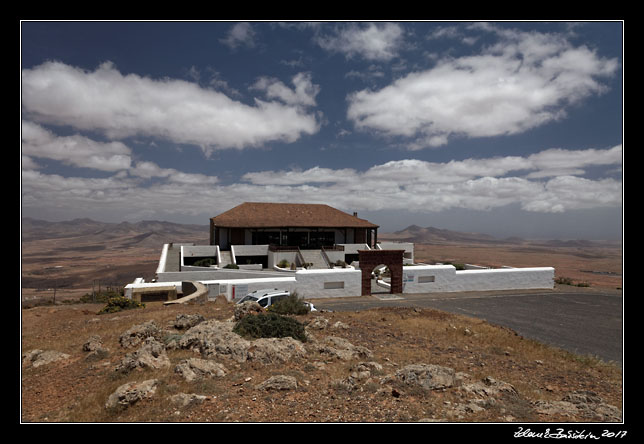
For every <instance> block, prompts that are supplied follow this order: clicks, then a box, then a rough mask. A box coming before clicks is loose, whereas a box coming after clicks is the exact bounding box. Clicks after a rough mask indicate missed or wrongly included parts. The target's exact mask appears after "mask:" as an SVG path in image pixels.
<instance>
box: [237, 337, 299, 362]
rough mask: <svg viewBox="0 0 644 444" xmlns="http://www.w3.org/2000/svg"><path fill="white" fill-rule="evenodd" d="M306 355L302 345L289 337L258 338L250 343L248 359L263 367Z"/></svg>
mask: <svg viewBox="0 0 644 444" xmlns="http://www.w3.org/2000/svg"><path fill="white" fill-rule="evenodd" d="M305 355H306V348H305V347H304V345H302V343H301V342H300V341H298V340H296V339H293V338H291V337H285V338H260V339H257V340H255V341H253V342H252V345H251V347H250V349H249V350H248V359H249V360H253V361H257V362H261V363H262V364H264V365H267V364H276V363H284V362H288V361H290V360H292V359H296V358H302V357H304V356H305Z"/></svg>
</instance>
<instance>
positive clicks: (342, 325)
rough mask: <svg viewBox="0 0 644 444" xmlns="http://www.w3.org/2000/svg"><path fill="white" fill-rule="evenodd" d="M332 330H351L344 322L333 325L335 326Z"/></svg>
mask: <svg viewBox="0 0 644 444" xmlns="http://www.w3.org/2000/svg"><path fill="white" fill-rule="evenodd" d="M331 328H334V329H336V330H348V329H349V326H348V325H347V324H345V323H344V322H340V321H338V322H336V323H335V324H333V325H332V326H331Z"/></svg>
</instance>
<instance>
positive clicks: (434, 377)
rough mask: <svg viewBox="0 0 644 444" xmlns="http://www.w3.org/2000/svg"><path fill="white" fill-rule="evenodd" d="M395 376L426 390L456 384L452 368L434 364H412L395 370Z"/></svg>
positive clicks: (401, 380)
mask: <svg viewBox="0 0 644 444" xmlns="http://www.w3.org/2000/svg"><path fill="white" fill-rule="evenodd" d="M396 378H397V379H398V380H399V381H400V382H402V383H404V384H409V385H418V386H421V387H423V388H425V389H428V390H438V389H444V388H449V387H452V386H454V385H455V384H456V382H457V379H456V372H454V369H453V368H450V367H442V366H440V365H434V364H412V365H408V366H406V367H403V368H401V369H400V370H398V371H397V372H396Z"/></svg>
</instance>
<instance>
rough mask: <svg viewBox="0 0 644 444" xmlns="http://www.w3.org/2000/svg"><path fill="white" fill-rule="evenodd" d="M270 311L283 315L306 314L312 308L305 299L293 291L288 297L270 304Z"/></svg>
mask: <svg viewBox="0 0 644 444" xmlns="http://www.w3.org/2000/svg"><path fill="white" fill-rule="evenodd" d="M268 311H272V312H273V313H278V314H282V315H305V314H308V313H309V312H310V311H311V309H310V307H309V306H308V305H306V304H305V303H304V301H303V300H301V299H300V298H298V297H297V293H292V294H291V295H289V296H288V297H286V298H284V299H282V300H280V301H277V302H276V303H274V304H272V305H270V306H269V307H268Z"/></svg>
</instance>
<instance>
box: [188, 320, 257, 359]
mask: <svg viewBox="0 0 644 444" xmlns="http://www.w3.org/2000/svg"><path fill="white" fill-rule="evenodd" d="M233 327H234V323H232V322H224V321H217V320H215V319H211V320H208V321H204V322H201V323H199V324H198V325H196V326H194V327H192V328H190V329H189V330H188V331H186V333H185V334H184V335H183V336H182V337H181V339H179V341H178V345H179V347H180V348H188V349H193V350H198V351H199V352H200V353H201V355H202V357H204V358H209V359H213V358H220V357H228V358H231V359H233V360H235V361H237V362H245V361H246V360H247V359H248V349H249V348H250V345H251V344H250V342H249V341H247V340H246V339H244V338H242V337H241V336H239V335H238V334H237V333H234V332H233V331H232V330H233Z"/></svg>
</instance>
